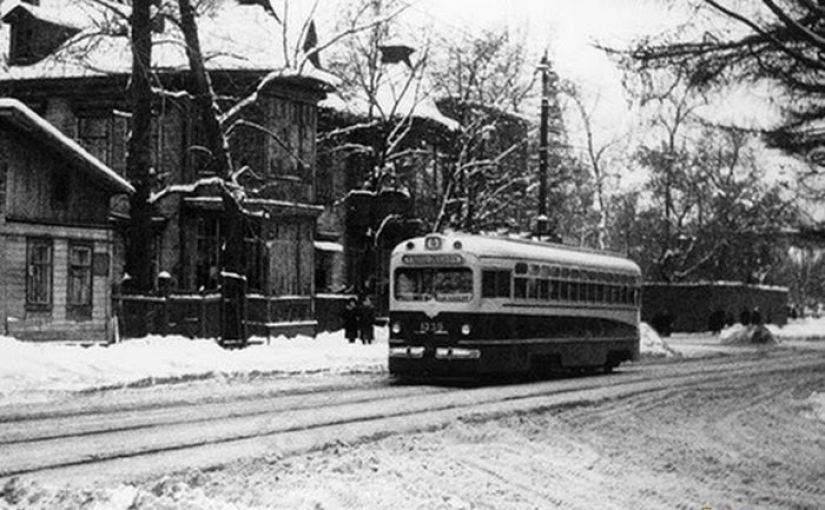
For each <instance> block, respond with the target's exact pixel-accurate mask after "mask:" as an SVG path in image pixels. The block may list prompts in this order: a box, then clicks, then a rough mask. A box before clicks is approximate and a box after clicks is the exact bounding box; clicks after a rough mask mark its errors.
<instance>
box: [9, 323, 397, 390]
mask: <svg viewBox="0 0 825 510" xmlns="http://www.w3.org/2000/svg"><path fill="white" fill-rule="evenodd" d="M386 358H387V331H386V328H377V329H376V342H375V343H374V344H371V345H361V344H350V343H348V342H347V341H346V340H345V339H344V336H343V334H342V333H341V332H340V331H339V332H334V333H322V334H319V335H318V336H317V338H314V339H313V338H310V337H298V338H294V339H287V338H284V337H279V338H275V339H272V340H271V341H269V342H268V343H267V342H266V341H263V343H261V344H253V345H251V346H250V347H248V348H246V349H239V350H226V349H223V348H221V347H220V346H218V345H217V344H216V343H215V342H214V341H212V340H191V339H188V338H183V337H158V336H151V337H147V338H143V339H136V340H128V341H125V342H121V343H118V344H113V345H109V346H102V345H94V346H91V347H81V346H78V345H66V344H54V343H51V344H44V343H32V342H21V341H18V340H15V339H13V338H8V337H0V401H3V400H6V401H8V400H9V399H13V397H21V398H22V397H32V396H33V395H34V394H36V393H39V394H41V395H43V394H48V393H53V392H67V391H80V390H89V389H94V388H109V387H119V386H127V385H141V384H146V385H150V384H154V383H157V382H172V381H185V380H189V379H198V378H206V377H210V376H219V375H229V376H231V375H238V374H255V373H266V374H278V373H283V374H297V373H312V372H330V373H342V372H347V371H350V372H355V371H357V372H383V371H386Z"/></svg>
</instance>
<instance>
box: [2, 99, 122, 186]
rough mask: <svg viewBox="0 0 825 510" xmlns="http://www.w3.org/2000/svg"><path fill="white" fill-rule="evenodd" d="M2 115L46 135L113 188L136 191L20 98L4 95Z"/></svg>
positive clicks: (70, 156) (45, 136) (23, 126)
mask: <svg viewBox="0 0 825 510" xmlns="http://www.w3.org/2000/svg"><path fill="white" fill-rule="evenodd" d="M0 118H2V119H6V120H8V121H10V122H12V123H13V124H15V125H17V126H19V127H21V128H22V129H25V130H27V131H29V132H31V133H33V135H34V136H36V137H39V138H42V139H43V140H44V141H45V142H46V143H48V144H49V145H50V146H52V147H53V148H54V149H56V150H58V151H60V152H61V153H63V154H64V155H66V156H68V157H69V159H70V160H72V161H73V162H74V163H75V164H77V165H78V167H79V168H80V169H82V170H84V171H86V172H88V173H89V174H91V175H92V177H94V178H95V179H97V180H100V181H103V182H105V183H106V184H107V185H108V186H109V187H111V188H114V189H115V190H117V191H119V192H121V193H134V191H135V189H134V188H133V187H132V185H131V184H129V183H128V182H127V181H126V180H125V179H124V178H123V177H121V176H119V175H118V174H117V173H116V172H115V171H114V170H112V169H111V168H109V167H108V166H106V165H104V164H103V163H101V162H100V160H99V159H97V158H96V157H94V156H93V155H91V154H89V152H87V151H86V149H84V148H83V147H81V146H80V145H79V144H78V143H77V142H75V141H74V140H72V139H71V138H69V137H67V136H66V135H64V134H63V133H61V132H60V131H59V130H58V129H57V128H55V127H54V126H52V125H51V124H49V122H48V121H46V120H45V119H44V118H42V117H40V116H39V115H37V114H36V113H35V112H33V111H32V110H30V109H29V108H28V107H27V106H26V105H24V104H23V103H21V102H20V101H18V100H16V99H9V98H0Z"/></svg>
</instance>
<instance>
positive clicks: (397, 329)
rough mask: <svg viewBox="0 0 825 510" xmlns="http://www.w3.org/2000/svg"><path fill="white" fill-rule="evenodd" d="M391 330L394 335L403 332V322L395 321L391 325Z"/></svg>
mask: <svg viewBox="0 0 825 510" xmlns="http://www.w3.org/2000/svg"><path fill="white" fill-rule="evenodd" d="M390 330H391V331H392V333H393V334H394V335H397V334H399V333H401V323H400V322H393V323H392V326H390Z"/></svg>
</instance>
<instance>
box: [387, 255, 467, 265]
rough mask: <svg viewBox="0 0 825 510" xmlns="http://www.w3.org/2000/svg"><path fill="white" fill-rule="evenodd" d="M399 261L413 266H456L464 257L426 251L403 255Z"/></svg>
mask: <svg viewBox="0 0 825 510" xmlns="http://www.w3.org/2000/svg"><path fill="white" fill-rule="evenodd" d="M401 261H402V262H403V263H404V264H409V265H413V266H458V265H461V264H463V263H464V257H462V256H461V255H457V254H454V253H426V254H415V255H404V256H403V257H401Z"/></svg>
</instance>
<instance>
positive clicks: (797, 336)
mask: <svg viewBox="0 0 825 510" xmlns="http://www.w3.org/2000/svg"><path fill="white" fill-rule="evenodd" d="M768 329H770V331H771V333H773V335H774V336H775V337H777V338H779V339H781V340H806V341H817V340H820V341H821V340H825V318H822V317H819V318H816V317H805V318H803V319H796V320H794V321H792V322H789V323H788V324H786V325H784V326H782V327H779V326H776V325H774V324H769V325H768Z"/></svg>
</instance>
